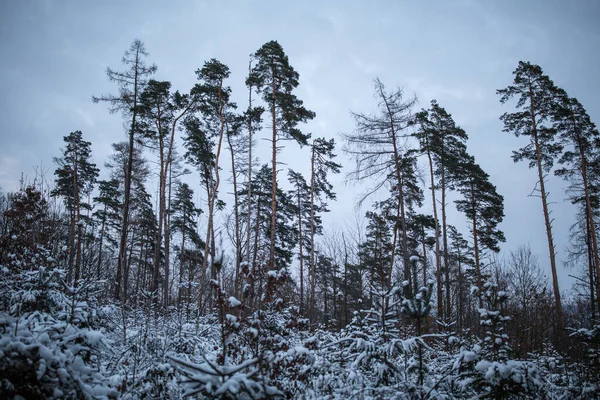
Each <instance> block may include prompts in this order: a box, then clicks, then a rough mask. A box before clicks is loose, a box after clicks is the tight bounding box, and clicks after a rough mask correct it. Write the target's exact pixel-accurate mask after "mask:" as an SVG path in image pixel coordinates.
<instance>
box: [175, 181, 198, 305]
mask: <svg viewBox="0 0 600 400" xmlns="http://www.w3.org/2000/svg"><path fill="white" fill-rule="evenodd" d="M193 199H194V191H193V190H192V189H191V188H190V187H189V185H188V184H187V183H180V184H179V185H178V186H177V188H176V189H175V198H174V199H173V204H172V208H171V214H172V217H171V229H172V230H173V232H175V233H179V234H180V235H181V242H180V245H179V284H178V289H177V305H178V306H179V307H181V303H182V301H183V297H184V293H185V291H184V282H183V279H184V275H185V269H184V267H185V265H186V261H187V260H186V257H187V256H188V255H189V254H188V253H187V251H186V244H187V242H188V241H189V242H190V243H191V244H192V245H193V246H196V247H199V246H201V245H202V244H203V243H202V239H200V235H198V232H197V229H196V228H197V226H196V225H197V217H198V216H199V215H200V213H201V212H202V210H200V209H199V208H197V207H196V206H195V205H194V202H193ZM189 275H191V274H189V273H188V277H189ZM187 284H188V286H189V284H190V282H189V281H188V282H187ZM190 296H191V293H187V297H188V298H189V297H190ZM188 305H189V302H188Z"/></svg>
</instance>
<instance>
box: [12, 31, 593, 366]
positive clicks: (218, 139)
mask: <svg viewBox="0 0 600 400" xmlns="http://www.w3.org/2000/svg"><path fill="white" fill-rule="evenodd" d="M122 63H123V65H122V69H119V70H117V69H112V68H108V69H107V75H108V78H109V80H110V81H111V82H112V83H113V84H114V85H115V92H114V93H113V94H102V95H98V96H94V97H93V100H94V102H97V103H100V104H103V105H106V106H108V111H109V112H111V113H118V114H120V115H121V116H122V118H123V121H124V126H125V128H126V130H125V134H126V135H125V141H123V142H119V143H115V144H113V154H112V155H111V156H110V158H109V159H108V160H106V161H105V164H104V166H105V170H106V174H105V175H107V176H108V179H106V180H99V176H100V170H99V168H98V165H97V164H96V163H95V161H94V159H93V157H92V152H91V148H92V144H91V143H90V142H88V141H86V140H85V138H84V134H83V133H82V132H81V131H74V132H72V133H70V134H68V135H67V136H65V137H64V142H65V143H64V147H63V149H62V152H61V154H60V155H58V156H57V157H55V159H54V161H55V164H56V170H55V171H54V180H53V182H48V181H47V179H38V180H36V181H35V182H33V183H31V184H26V183H24V184H23V185H22V186H23V187H22V188H21V190H19V191H17V192H15V193H8V194H3V195H2V197H1V204H0V207H1V213H0V234H1V238H0V241H1V242H0V244H1V246H0V265H3V266H5V267H6V268H8V269H14V270H15V271H17V270H19V271H23V270H34V269H35V268H36V267H37V265H38V264H37V263H38V262H39V260H40V259H39V257H37V256H36V257H33V258H31V257H30V256H31V254H33V253H36V252H38V251H39V249H40V248H43V249H44V254H45V255H44V257H50V258H51V259H52V260H54V261H53V263H56V264H57V265H58V264H60V265H63V266H65V269H66V284H67V285H69V287H72V288H78V287H85V285H86V284H87V282H90V281H102V282H103V288H104V289H103V290H104V292H103V293H104V295H105V296H104V298H105V299H106V300H107V301H108V299H109V298H112V302H114V303H115V304H119V306H120V307H121V308H122V309H123V310H124V311H123V312H125V311H126V310H128V311H138V310H142V311H144V312H146V313H147V317H148V318H149V316H150V315H152V313H159V314H165V313H170V312H172V311H173V310H175V311H176V312H177V313H178V314H179V315H182V316H183V318H184V319H185V320H186V321H187V322H194V321H196V320H197V319H198V318H199V317H201V316H204V315H207V314H210V313H212V312H215V311H216V310H218V308H219V306H220V304H221V303H219V297H218V293H219V291H218V290H224V291H226V292H227V293H230V294H231V295H232V296H233V297H234V298H235V299H243V302H244V310H243V312H242V315H246V316H248V315H251V314H252V313H253V312H255V311H259V310H264V309H267V308H268V307H271V305H273V304H278V305H280V306H281V307H283V306H284V305H285V306H290V305H293V306H296V307H297V312H298V315H300V316H302V317H306V318H308V320H309V324H310V326H311V327H313V328H317V327H322V328H325V329H331V330H341V329H343V328H344V327H346V326H347V325H348V324H349V323H350V322H351V321H352V319H353V318H354V316H355V315H356V313H357V312H359V311H360V310H368V309H376V308H380V310H379V312H380V313H381V315H386V314H387V313H388V312H389V311H390V310H391V308H390V307H392V305H393V304H394V298H404V299H412V298H415V296H417V295H419V293H421V292H422V288H427V287H430V286H431V287H432V290H433V291H434V292H435V293H434V294H433V296H431V301H432V304H433V305H434V307H433V309H434V310H435V312H434V313H433V316H429V317H427V318H424V320H423V321H422V322H423V325H422V326H421V325H420V327H419V330H421V329H423V331H431V332H434V331H435V332H439V331H443V332H451V331H453V332H459V333H461V332H466V331H475V332H478V333H481V332H482V331H481V328H480V325H479V323H480V315H479V310H480V309H483V308H484V302H485V298H484V297H483V296H484V293H485V287H484V286H485V282H488V281H493V282H494V284H495V285H498V286H499V287H500V289H501V290H504V291H509V292H511V293H513V297H512V298H511V300H510V301H509V302H507V303H505V304H503V307H506V310H504V311H509V314H511V315H512V316H513V319H512V322H510V323H509V324H508V328H507V329H508V330H509V336H511V337H512V338H513V339H514V340H515V343H514V345H513V349H512V351H513V352H515V354H517V355H518V356H520V357H525V356H527V354H529V353H531V352H537V353H544V352H547V351H550V350H551V349H552V350H558V351H566V350H567V349H569V346H570V345H571V344H570V342H569V340H567V339H568V330H566V328H567V327H576V328H590V327H592V326H593V325H594V321H595V320H596V318H597V315H598V314H597V313H598V311H599V310H600V280H599V277H600V264H599V255H598V244H597V237H596V235H597V226H596V222H595V221H596V220H597V217H598V213H599V208H600V203H599V201H598V194H599V193H600V151H598V150H599V149H600V135H599V133H598V130H597V129H596V126H595V125H594V123H593V122H591V120H590V117H589V115H588V114H587V112H586V111H585V109H584V108H583V106H582V105H581V104H580V103H579V102H578V101H577V100H576V99H575V98H572V97H569V95H568V94H567V93H566V92H565V91H564V90H563V89H561V88H559V87H558V86H556V85H555V84H554V83H553V82H552V80H551V79H550V78H549V77H548V76H547V75H545V74H544V73H543V71H542V69H541V68H540V67H539V66H536V65H533V64H530V63H527V62H520V63H519V65H518V66H517V68H516V70H515V71H514V72H513V82H512V83H511V84H510V85H508V86H507V87H506V88H504V89H501V90H498V95H499V100H500V101H501V102H502V103H505V104H506V109H507V112H506V113H505V114H503V115H502V116H501V120H502V121H503V123H504V130H505V131H506V132H507V133H509V134H514V135H516V136H522V137H523V139H522V141H523V144H524V145H523V147H522V148H520V149H517V150H515V151H514V153H513V159H514V161H515V162H517V161H525V162H526V163H527V164H528V166H529V168H534V169H535V170H536V171H537V174H538V181H537V182H532V185H534V187H535V191H536V193H537V194H538V195H539V197H540V199H541V206H542V207H541V209H542V212H543V215H544V219H545V227H544V228H543V227H539V231H540V234H541V232H542V229H544V230H545V234H546V237H547V240H548V248H549V256H550V269H551V271H552V281H551V283H552V285H551V287H550V288H548V287H547V286H548V283H547V282H546V280H545V278H544V276H543V273H542V272H541V268H540V266H539V263H538V262H537V259H536V257H535V255H533V254H531V251H530V250H529V249H528V248H526V247H521V248H519V249H517V250H515V251H514V252H512V253H511V255H510V257H507V258H506V259H504V260H503V261H502V262H500V261H498V258H497V257H496V256H495V254H496V253H498V252H499V251H500V246H501V244H502V243H503V242H504V241H505V237H504V234H503V232H502V231H501V230H500V228H499V226H500V223H501V222H502V220H503V217H504V214H505V210H504V200H503V196H502V194H500V193H498V191H497V189H496V187H495V186H494V184H493V183H492V182H491V181H490V176H489V175H488V174H487V173H486V172H485V171H484V170H483V169H482V167H481V166H480V165H479V164H478V163H477V161H476V158H475V156H474V155H473V154H470V153H469V151H468V146H467V139H468V135H467V133H466V132H465V131H464V130H463V129H462V128H461V127H460V126H459V125H458V124H457V123H456V122H455V121H454V119H453V118H452V116H451V114H450V113H449V112H448V111H447V110H446V109H445V108H444V107H442V105H440V104H439V103H438V102H437V101H436V100H432V101H431V103H430V106H429V107H428V108H426V109H421V110H417V108H416V97H415V96H409V95H406V94H405V93H404V92H403V90H401V89H394V90H388V89H386V87H385V86H384V84H383V83H382V82H381V81H379V80H378V79H377V80H376V81H375V85H374V89H375V97H376V99H377V103H378V107H377V109H376V110H374V111H372V112H370V111H369V112H358V111H357V112H353V113H352V117H353V118H354V120H355V130H354V131H353V132H350V133H345V134H343V135H342V138H341V139H342V142H343V149H342V151H344V152H346V153H347V154H348V155H349V156H350V157H351V158H352V159H353V161H354V162H355V164H354V166H353V168H352V169H351V171H350V172H349V174H348V176H347V177H348V179H349V180H350V181H364V182H367V183H368V186H369V190H368V193H366V194H365V196H364V198H363V199H366V198H367V197H368V196H370V195H371V194H374V193H378V194H379V197H378V198H381V199H384V200H379V201H377V202H375V203H374V204H373V206H372V208H371V209H370V210H369V211H367V212H366V215H365V219H364V221H365V225H366V226H365V227H364V229H363V227H362V225H361V223H360V222H359V220H360V218H356V221H358V222H357V223H356V224H355V225H356V226H352V224H350V223H348V224H347V229H346V230H345V231H341V230H340V231H335V230H329V231H327V230H326V229H325V227H324V226H323V222H322V217H323V215H324V213H326V212H328V211H329V209H330V207H335V205H334V201H335V200H336V194H335V190H334V188H333V186H332V184H331V182H330V180H331V175H332V174H337V173H340V171H341V168H342V166H341V165H340V164H339V163H338V162H337V161H336V152H339V150H340V149H336V145H337V143H336V142H335V140H334V139H328V138H325V137H313V136H312V135H311V134H310V133H308V132H306V131H305V130H303V124H304V123H306V122H308V121H310V120H312V119H314V118H316V115H315V113H314V112H313V111H311V110H309V109H308V108H307V107H306V106H305V105H304V103H303V102H302V100H301V99H299V98H298V97H297V96H296V94H295V90H296V89H297V87H298V86H299V75H298V73H297V72H296V71H295V70H294V68H293V67H292V65H291V64H290V61H289V59H288V57H287V55H286V54H285V52H284V50H283V48H282V47H281V45H280V44H279V43H277V42H276V41H271V42H268V43H266V44H264V45H263V46H262V47H261V48H260V49H258V50H257V51H256V52H255V53H253V54H252V55H251V57H250V60H249V67H248V75H247V76H246V79H245V84H246V87H247V93H246V94H245V96H247V99H248V100H247V103H246V104H243V105H240V104H235V103H233V101H232V99H231V98H232V91H231V89H230V87H229V84H228V82H229V79H230V70H229V68H228V67H227V65H225V64H223V63H222V62H220V61H218V60H216V59H211V60H209V61H206V62H205V63H204V65H203V66H202V67H201V68H199V69H198V70H197V71H196V76H197V83H196V84H195V85H194V86H193V87H192V88H189V89H187V90H183V91H179V90H174V89H173V88H172V87H171V86H172V85H171V83H170V82H169V81H159V80H156V79H154V76H155V73H156V71H157V67H156V66H155V65H154V64H151V63H150V62H149V61H148V53H147V52H146V50H145V47H144V45H143V43H142V42H140V41H135V42H133V44H132V45H131V47H130V49H129V50H127V52H126V53H125V55H124V57H123V60H122ZM257 139H267V143H269V146H270V154H271V158H270V159H269V160H266V162H265V163H263V162H261V161H260V160H258V159H257V158H256V156H255V155H256V147H257ZM180 141H182V142H183V147H181V146H178V143H179V142H180ZM261 143H263V142H261ZM283 146H297V148H298V151H297V152H295V154H296V157H298V158H303V159H304V160H305V162H306V165H307V166H309V168H307V170H308V172H307V173H305V174H302V173H300V172H298V171H293V170H291V169H289V170H287V171H283V169H284V166H283V164H282V163H281V162H280V160H279V159H278V155H279V151H280V150H281V148H282V147H283ZM148 156H150V157H152V160H153V161H155V163H154V162H153V163H150V162H149V160H148ZM226 161H230V164H229V165H226ZM155 165H156V166H155ZM188 168H190V169H194V170H195V171H196V172H195V173H196V174H197V177H198V181H199V182H200V185H199V186H198V187H190V185H189V184H187V183H185V182H184V179H183V177H184V176H185V175H187V174H190V173H191V172H190V170H189V169H188ZM549 173H554V174H556V175H557V176H560V177H563V178H564V179H565V181H566V182H567V184H568V187H567V190H566V193H567V195H568V196H569V199H570V200H571V202H572V203H573V204H575V205H576V206H577V207H578V214H577V220H576V221H573V227H572V232H571V233H572V235H571V246H570V254H569V257H570V259H571V260H572V261H573V262H574V263H576V265H577V266H578V268H579V270H580V277H579V279H578V284H577V287H576V288H577V290H578V294H579V296H578V297H577V298H576V299H574V300H570V299H569V300H568V301H567V302H568V304H565V299H562V298H561V289H565V288H564V287H561V286H560V284H559V281H558V275H557V261H556V250H555V244H554V239H553V231H552V219H551V216H550V200H549V199H548V192H547V190H546V188H545V183H546V181H547V177H548V174H549ZM154 176H157V178H156V179H155V178H154ZM285 179H287V183H283V181H284V180H285ZM154 180H155V181H156V182H157V183H158V191H157V193H150V192H149V191H148V184H149V183H150V182H152V181H154ZM224 187H227V188H230V187H231V188H232V196H231V198H232V199H233V203H231V202H230V204H225V202H224V198H225V197H227V196H225V195H223V193H224V189H223V188H224ZM284 187H286V188H288V189H284ZM196 193H201V197H202V198H203V199H204V200H205V201H204V202H203V203H202V204H201V205H198V204H197V202H196V201H195V198H196ZM382 193H383V194H385V195H382ZM449 199H455V200H453V201H451V200H449ZM425 210H426V211H425ZM454 210H458V211H459V212H460V213H462V214H463V215H464V222H465V225H464V226H452V225H451V224H449V223H448V213H450V212H454ZM508 212H510V210H508ZM200 216H202V220H203V221H204V222H203V224H199V223H198V221H199V219H200ZM218 216H221V219H222V220H224V221H226V222H225V223H224V224H223V225H222V226H217V223H216V221H218V220H219V218H218ZM465 227H466V230H464V229H463V228H465ZM463 232H464V233H465V234H463ZM36 254H37V253H36ZM292 267H294V268H296V267H297V269H293V268H292ZM215 288H218V290H217V289H215ZM74 290H75V289H74ZM472 293H474V294H475V296H472V295H471V294H472ZM430 295H431V294H430ZM381 299H388V300H387V301H381ZM435 321H437V323H436V322H435ZM399 323H400V324H401V323H402V321H401V322H399ZM404 323H406V324H407V326H412V325H411V324H409V323H408V322H406V321H404ZM407 329H408V328H407ZM411 329H412V328H411ZM421 333H422V332H421V331H420V332H419V335H421ZM125 337H126V335H125Z"/></svg>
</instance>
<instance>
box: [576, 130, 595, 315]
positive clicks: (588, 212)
mask: <svg viewBox="0 0 600 400" xmlns="http://www.w3.org/2000/svg"><path fill="white" fill-rule="evenodd" d="M577 147H578V148H579V157H580V158H581V165H580V172H581V179H582V181H583V192H584V195H585V209H586V212H585V214H586V218H587V224H588V232H589V236H590V239H591V243H588V247H591V250H592V257H593V260H594V266H595V268H596V276H600V259H599V257H598V241H597V238H596V224H595V223H594V211H593V209H592V202H591V199H590V191H589V185H588V178H587V165H586V158H585V154H584V151H583V144H582V140H581V138H580V136H579V134H578V135H577ZM590 244H591V246H589V245H590ZM596 283H597V293H598V296H597V301H598V309H600V279H598V280H597V282H596ZM593 301H594V300H593V296H592V303H593ZM592 307H593V306H592Z"/></svg>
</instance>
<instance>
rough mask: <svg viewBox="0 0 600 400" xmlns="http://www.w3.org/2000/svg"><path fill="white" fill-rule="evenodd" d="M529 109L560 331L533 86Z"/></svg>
mask: <svg viewBox="0 0 600 400" xmlns="http://www.w3.org/2000/svg"><path fill="white" fill-rule="evenodd" d="M529 95H530V97H529V99H530V102H529V108H530V116H531V124H532V130H533V132H532V135H533V139H534V145H535V153H536V158H537V170H538V177H539V182H540V192H541V198H542V209H543V212H544V223H545V225H546V236H547V238H548V250H549V252H550V268H551V269H552V287H553V290H554V300H555V303H556V316H557V319H558V330H559V331H561V330H562V326H563V313H562V303H561V300H560V290H559V286H558V274H557V272H556V253H555V251H554V239H553V237H552V221H551V220H550V212H549V211H548V200H547V193H546V187H545V184H544V172H543V170H542V155H541V151H540V144H539V141H538V131H537V122H536V120H535V109H534V106H533V88H532V87H531V84H530V85H529Z"/></svg>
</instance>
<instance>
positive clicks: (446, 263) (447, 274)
mask: <svg viewBox="0 0 600 400" xmlns="http://www.w3.org/2000/svg"><path fill="white" fill-rule="evenodd" d="M443 151H444V150H442V171H441V172H442V179H441V186H442V187H441V191H442V241H443V245H444V278H445V283H446V318H451V317H452V303H451V300H450V263H449V260H448V232H447V225H446V169H445V166H444V159H443V155H444V153H443Z"/></svg>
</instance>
